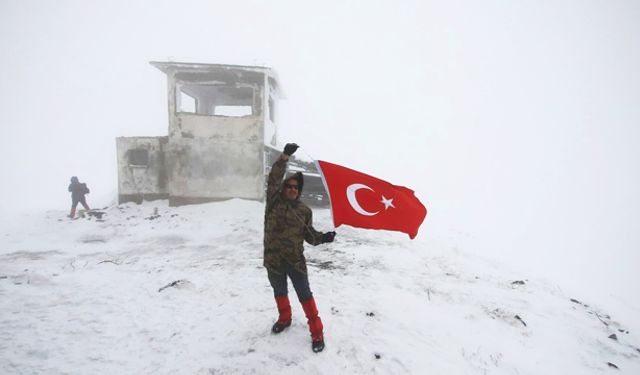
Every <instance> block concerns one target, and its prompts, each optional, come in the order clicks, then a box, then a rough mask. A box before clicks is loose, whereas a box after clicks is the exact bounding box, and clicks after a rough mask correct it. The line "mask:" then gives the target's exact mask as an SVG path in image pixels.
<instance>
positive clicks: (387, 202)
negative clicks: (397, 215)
mask: <svg viewBox="0 0 640 375" xmlns="http://www.w3.org/2000/svg"><path fill="white" fill-rule="evenodd" d="M380 202H382V204H384V209H385V210H388V209H389V207H393V208H396V206H394V205H393V198H391V199H387V198H386V197H385V196H384V195H383V196H382V200H381V201H380Z"/></svg>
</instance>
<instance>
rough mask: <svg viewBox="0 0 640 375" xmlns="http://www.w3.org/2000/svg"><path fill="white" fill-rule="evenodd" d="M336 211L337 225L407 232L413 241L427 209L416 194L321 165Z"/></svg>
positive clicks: (319, 165) (332, 166)
mask: <svg viewBox="0 0 640 375" xmlns="http://www.w3.org/2000/svg"><path fill="white" fill-rule="evenodd" d="M317 165H318V170H319V171H320V173H321V174H322V176H323V178H324V181H325V184H326V187H327V190H328V191H329V198H330V199H331V208H332V210H333V224H334V225H335V226H336V228H337V227H339V226H340V225H342V224H347V225H351V226H354V227H359V228H368V229H386V230H394V231H399V232H404V233H407V234H408V235H409V237H410V238H411V239H413V238H414V237H415V236H416V235H417V234H418V228H420V224H422V222H423V221H424V218H425V216H427V209H426V208H425V207H424V205H423V204H422V203H421V202H420V201H419V200H418V198H416V197H415V195H413V190H411V189H409V188H406V187H404V186H396V185H392V184H390V183H388V182H386V181H383V180H380V179H378V178H375V177H372V176H369V175H366V174H364V173H360V172H358V171H354V170H353V169H349V168H345V167H342V166H339V165H336V164H331V163H327V162H326V161H321V160H318V161H317Z"/></svg>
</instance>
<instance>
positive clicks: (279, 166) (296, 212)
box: [264, 160, 322, 273]
mask: <svg viewBox="0 0 640 375" xmlns="http://www.w3.org/2000/svg"><path fill="white" fill-rule="evenodd" d="M286 168H287V161H285V160H278V161H276V162H275V163H274V164H273V166H272V167H271V172H270V173H269V180H268V182H267V202H266V207H265V215H264V266H265V267H266V268H267V269H268V270H269V271H272V272H278V269H279V268H280V264H281V262H283V261H284V262H287V263H289V264H290V265H291V266H293V267H294V268H295V269H296V270H297V271H299V272H302V273H306V272H307V263H306V260H305V258H304V246H303V243H304V241H307V242H308V243H309V244H311V245H314V246H315V245H319V244H321V243H322V233H321V232H318V231H317V230H315V229H314V228H313V223H312V212H311V209H310V208H309V207H307V205H305V204H304V203H302V202H300V193H301V192H302V191H299V193H298V199H296V200H294V201H290V200H288V199H286V198H283V197H282V185H283V183H282V182H283V181H282V177H283V176H284V173H285V170H286ZM294 178H296V179H297V180H298V183H299V185H300V186H302V183H301V182H302V181H301V179H302V174H299V175H296V176H295V177H294ZM300 190H302V189H300Z"/></svg>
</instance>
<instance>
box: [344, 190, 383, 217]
mask: <svg viewBox="0 0 640 375" xmlns="http://www.w3.org/2000/svg"><path fill="white" fill-rule="evenodd" d="M360 189H367V190H371V191H374V190H373V189H372V188H370V187H368V186H367V185H363V184H351V185H349V186H347V200H348V201H349V204H350V205H351V207H352V208H353V209H354V210H355V211H356V212H357V213H359V214H360V215H364V216H374V215H376V214H378V212H380V211H376V212H369V211H366V210H365V209H364V208H362V206H360V203H358V199H356V192H357V191H358V190H360Z"/></svg>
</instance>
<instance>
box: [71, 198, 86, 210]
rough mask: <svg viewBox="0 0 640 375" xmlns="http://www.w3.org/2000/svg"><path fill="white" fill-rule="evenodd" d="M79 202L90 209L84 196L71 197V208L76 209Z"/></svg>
mask: <svg viewBox="0 0 640 375" xmlns="http://www.w3.org/2000/svg"><path fill="white" fill-rule="evenodd" d="M78 203H80V204H82V207H84V209H85V210H87V211H89V205H87V200H86V199H85V198H84V197H82V198H71V208H72V209H74V210H75V209H76V207H78Z"/></svg>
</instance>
